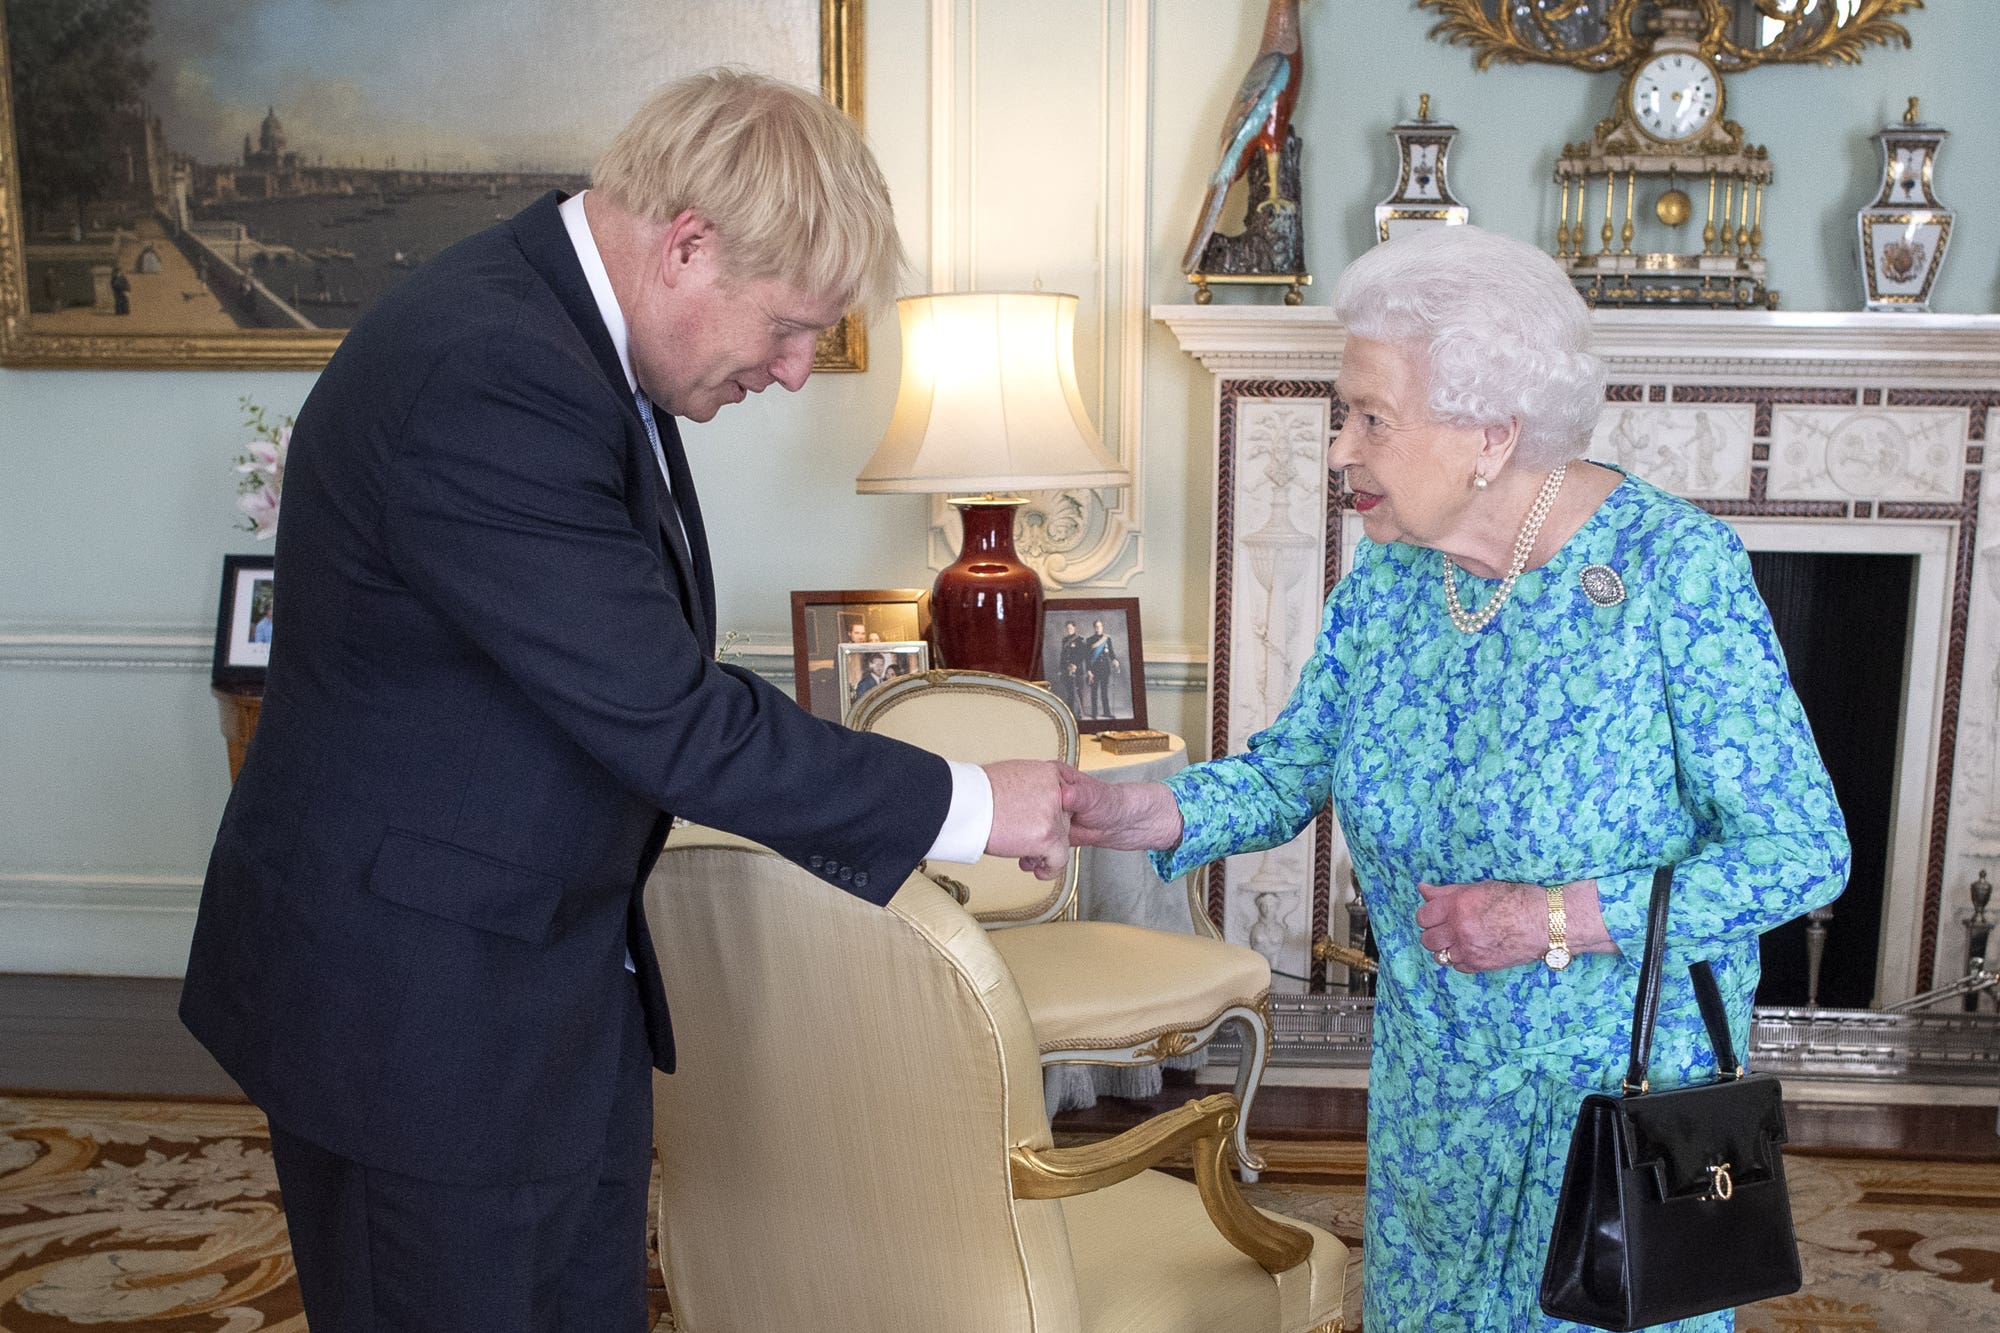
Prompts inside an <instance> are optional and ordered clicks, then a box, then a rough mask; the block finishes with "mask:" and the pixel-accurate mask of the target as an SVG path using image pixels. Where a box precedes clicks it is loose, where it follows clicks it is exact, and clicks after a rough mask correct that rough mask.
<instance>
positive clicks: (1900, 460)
mask: <svg viewBox="0 0 2000 1333" xmlns="http://www.w3.org/2000/svg"><path fill="white" fill-rule="evenodd" d="M1153 314H1154V317H1155V318H1156V319H1158V320H1160V321H1161V322H1162V323H1164V324H1166V325H1167V326H1168V327H1169V328H1170V329H1171V330H1172V331H1173V333H1174V336H1175V337H1176V338H1177V339H1178V340H1179V342H1180V345H1181V347H1182V349H1183V350H1184V351H1186V352H1187V353H1188V354H1189V355H1190V356H1192V357H1194V358H1195V359H1196V360H1198V361H1199V362H1200V363H1201V364H1202V366H1203V367H1204V368H1206V369H1207V370H1208V371H1209V372H1210V374H1211V375H1212V376H1213V379H1214V385H1213V387H1214V404H1215V415H1214V427H1215V434H1214V442H1215V448H1216V460H1217V464H1216V468H1217V471H1216V478H1217V482H1216V506H1217V509H1216V547H1215V623H1216V660H1215V663H1214V667H1213V670H1212V674H1211V687H1210V700H1209V714H1210V722H1211V727H1212V730H1213V732H1214V735H1213V736H1212V741H1213V743H1214V745H1215V747H1216V752H1217V753H1225V752H1228V751H1229V750H1233V749H1237V748H1240V746H1241V743H1242V741H1243V740H1244V739H1246V738H1247V736H1248V734H1249V731H1250V730H1254V729H1255V727H1256V726H1258V725H1261V724H1262V723H1264V722H1267V721H1269V720H1270V719H1271V718H1272V717H1275V716H1276V714H1277V711H1278V707H1279V706H1280V705H1281V704H1282V702H1283V699H1284V697H1285V694H1286V693H1288V692H1289V689H1290V684H1291V681H1290V680H1287V681H1286V682H1285V683H1284V686H1283V687H1282V690H1279V691H1278V692H1277V693H1276V695H1275V697H1273V691H1274V689H1277V687H1275V686H1274V685H1273V683H1272V682H1271V681H1270V680H1269V679H1268V678H1265V677H1264V676H1262V675H1260V674H1259V669H1257V668H1254V667H1253V668H1252V669H1251V670H1249V671H1248V672H1246V670H1245V666H1246V659H1245V655H1244V653H1245V650H1244V649H1243V647H1242V644H1241V643H1240V642H1239V641H1238V640H1236V639H1234V638H1232V637H1230V635H1231V633H1233V630H1231V629H1229V628H1228V627H1233V626H1238V625H1239V623H1240V622H1242V621H1243V620H1244V619H1245V617H1246V616H1247V617H1249V618H1250V619H1251V621H1252V622H1258V621H1261V620H1263V619H1265V618H1270V617H1276V619H1275V620H1271V622H1270V623H1272V624H1275V625H1278V626H1281V627H1282V626H1290V625H1292V624H1295V623H1296V622H1297V621H1299V620H1301V619H1305V620H1306V621H1307V622H1308V623H1313V624H1316V623H1317V615H1318V610H1319V606H1320V603H1321V601H1323V599H1324V596H1325V593H1326V590H1327V589H1328V588H1330V587H1331V585H1332V583H1333V581H1335V580H1336V579H1337V578H1338V576H1339V574H1340V572H1341V571H1342V570H1343V569H1344V568H1345V567H1346V565H1347V562H1348V553H1349V552H1351V550H1352V549H1353V543H1354V541H1355V540H1356V537H1357V535H1358V533H1357V531H1356V529H1357V528H1358V526H1359V525H1358V524H1356V523H1354V522H1352V521H1350V519H1349V517H1348V508H1347V505H1346V502H1345V500H1344V498H1343V497H1341V496H1339V495H1338V494H1329V493H1328V488H1327V480H1328V479H1327V477H1326V475H1325V468H1324V466H1320V467H1318V468H1317V469H1313V470H1310V471H1308V472H1307V473H1305V474H1303V475H1300V474H1297V473H1296V472H1295V473H1294V475H1293V479H1292V481H1291V482H1289V483H1288V485H1290V486H1291V487H1292V488H1293V490H1294V494H1293V495H1292V502H1293V504H1294V505H1295V506H1296V507H1297V510H1298V511H1299V512H1303V511H1305V510H1307V509H1321V510H1322V511H1323V512H1324V514H1325V526H1324V530H1323V531H1322V532H1321V533H1320V534H1317V535H1318V537H1319V541H1318V542H1317V544H1316V546H1317V550H1318V551H1319V553H1320V556H1321V558H1322V560H1323V562H1324V575H1325V577H1324V584H1323V586H1315V584H1314V581H1313V580H1311V579H1296V580H1294V581H1292V582H1290V583H1287V584H1284V585H1283V586H1282V587H1277V586H1274V585H1273V584H1272V583H1271V582H1270V581H1269V580H1268V579H1266V578H1265V577H1264V576H1263V575H1261V574H1260V573H1259V572H1258V562H1259V559H1260V557H1259V555H1258V544H1257V542H1255V541H1253V540H1251V538H1252V537H1253V536H1254V535H1255V534H1256V533H1257V532H1258V531H1260V528H1259V526H1258V524H1259V521H1260V520H1259V515H1261V514H1263V513H1264V512H1265V511H1266V510H1267V509H1268V507H1269V499H1268V497H1260V495H1259V490H1258V488H1259V486H1260V485H1262V484H1263V483H1260V482H1259V481H1258V480H1257V479H1256V476H1255V474H1256V472H1257V470H1258V469H1259V468H1260V467H1262V466H1264V463H1263V462H1262V461H1261V459H1260V451H1263V452H1268V451H1269V449H1270V444H1269V439H1270V438H1271V436H1272V435H1273V432H1282V431H1283V430H1285V429H1288V428H1287V427H1281V426H1280V425H1278V424H1277V423H1280V422H1284V421H1289V420H1294V419H1297V420H1300V421H1306V420H1309V421H1310V425H1309V426H1304V425H1302V426H1300V427H1299V429H1300V431H1301V438H1304V436H1307V435H1310V436H1312V437H1313V438H1312V446H1313V448H1314V450H1315V451H1316V452H1323V451H1324V449H1325V447H1326V444H1327V439H1328V433H1329V432H1330V431H1331V429H1332V428H1333V425H1334V422H1335V421H1336V420H1337V413H1338V411H1339V405H1338V403H1337V401H1336V400H1335V399H1334V397H1333V392H1332V386H1331V381H1332V378H1333V377H1334V376H1335V375H1336V374H1337V373H1338V371H1339V368H1340V349H1341V344H1342V338H1343V334H1342V331H1341V328H1340V325H1339V322H1338V321H1337V320H1336V319H1335V318H1334V317H1333V314H1332V312H1331V311H1330V310H1328V309H1326V308H1324V307H1320V308H1311V307H1299V308H1292V309H1284V308H1278V307H1264V306H1234V307H1216V306H1194V305H1185V306H1180V305H1176V306H1156V307H1154V310H1153ZM1593 319H1594V323H1595V326H1596V347H1597V351H1598V352H1599V354H1600V355H1602V356H1603V357H1604V358H1605V360H1606V363H1607V371H1608V374H1607V385H1606V390H1605V399H1606V406H1605V412H1604V416H1603V417H1602V419H1601V420H1600V423H1599V426H1598V429H1597V433H1596V436H1595V438H1594V440H1593V443H1592V448H1591V451H1590V452H1591V456H1592V457H1595V458H1601V459H1605V460H1606V461H1611V462H1616V463H1619V464H1620V465H1621V466H1625V467H1628V468H1630V469H1631V470H1633V471H1635V472H1638V473H1639V474H1641V475H1643V476H1645V477H1647V478H1648V479H1649V480H1651V481H1653V482H1655V483H1656V484H1659V485H1661V486H1664V487H1666V488H1667V489H1669V490H1672V491H1675V492H1676V493H1678V494H1681V495H1684V496H1686V497H1688V498H1689V499H1691V500H1694V501H1695V502H1696V503H1698V504H1700V505H1702V506H1703V507H1704V508H1706V509H1708V510H1709V511H1710V512H1712V513H1714V514H1717V515H1718V516H1720V517H1722V518H1724V519H1725V520H1726V521H1728V522H1729V523H1730V524H1731V525H1732V526H1734V527H1735V528H1736V529H1737V531H1738V533H1739V534H1740V535H1741V536H1742V538H1743V541H1744V544H1745V545H1746V546H1747V547H1749V548H1751V549H1753V550H1772V551H1831V552H1890V553H1901V554H1905V555H1908V556H1910V557H1912V558H1913V561H1914V567H1915V574H1914V579H1913V582H1914V590H1913V603H1912V608H1911V617H1910V619H1911V627H1910V631H1909V635H1908V639H1907V642H1906V644H1905V646H1904V651H1905V672H1904V674H1905V685H1904V694H1903V698H1902V699H1901V701H1900V712H1899V732H1898V736H1899V739H1898V748H1897V758H1896V769H1895V783H1894V790H1893V794H1892V797H1891V801H1892V805H1893V809H1892V812H1891V819H1890V835H1889V836H1890V841H1889V848H1888V858H1889V869H1888V883H1887V886H1886V892H1885V897H1884V907H1883V919H1882V944H1881V948H1880V952H1879V956H1878V959H1877V972H1876V976H1877V993H1876V998H1877V1002H1878V1003H1886V1002H1890V1001H1894V1000H1898V999H1902V998H1905V997H1907V996H1909V995H1912V994H1914V993H1916V992H1919V991H1924V990H1928V989H1930V988H1931V987H1932V986H1934V985H1936V984H1938V983H1939V982H1941V981H1944V980H1949V979H1952V978H1955V977H1957V976H1958V975H1960V974H1961V973H1962V972H1963V971H1964V958H1963V955H1964V939H1965V936H1964V930H1963V927H1962V925H1961V923H1960V922H1959V919H1958V917H1959V915H1960V911H1961V909H1962V908H1963V907H1964V906H1965V902H1964V901H1963V900H1964V896H1965V895H1964V889H1965V886H1966V885H1967V884H1969V883H1970V882H1971V880H1972V879H1973V877H1974V876H1975V875H1976V874H1977V873H1978V872H1979V871H1980V870H1982V869H1985V870H1988V871H1989V872H1990V873H1991V874H1993V875H1996V876H2000V667H1996V666H1995V665H1994V663H1996V662H2000V515H1991V514H1988V513H1987V512H1986V511H1987V509H1988V508H1989V507H1990V506H1992V505H1994V504H1995V503H2000V501H1996V500H1995V498H1994V492H1995V491H1996V490H2000V484H1996V483H1995V482H1993V481H1991V480H1989V479H1988V475H1987V474H1988V473H1989V471H1991V470H1992V469H1993V468H1994V467H1996V466H2000V451H1989V448H1988V439H1989V434H1990V432H1991V431H1992V430H1993V429H1995V423H1996V420H2000V416H1996V414H2000V316H1991V315H1932V314H1904V313H1893V314H1848V313H1841V314H1786V313H1782V312H1763V311H1755V312H1735V311H1729V312H1709V311H1678V310H1671V311H1654V310H1600V311H1597V312H1595V313H1594V316H1593ZM1302 413H1305V414H1307V415H1305V416H1301V414H1302ZM1294 467H1296V465H1295V464H1294ZM1982 519H1984V520H1985V521H1984V522H1983V523H1982ZM1280 608H1282V610H1281V609H1280ZM1280 637H1282V636H1280ZM1968 663H1970V664H1972V666H1971V669H1970V670H1968ZM1291 671H1292V675H1293V677H1294V678H1295V677H1296V671H1297V668H1296V666H1292V667H1291ZM1246 711H1247V714H1250V715H1249V716H1246ZM1305 841H1308V840H1302V842H1305ZM1309 845H1310V852H1306V851H1303V850H1302V851H1300V852H1297V853H1295V854H1294V856H1295V859H1297V860H1299V861H1300V864H1301V865H1303V864H1305V863H1306V862H1307V861H1308V860H1309V862H1310V866H1311V869H1310V872H1309V877H1305V878H1303V880H1302V882H1301V879H1300V878H1299V877H1301V876H1303V875H1305V872H1303V871H1302V870H1301V869H1300V867H1299V866H1293V867H1291V868H1290V869H1289V870H1288V871H1287V875H1288V876H1290V877H1293V882H1294V890H1293V891H1294V892H1295V893H1296V894H1298V895H1299V896H1301V897H1304V898H1307V899H1309V900H1310V911H1309V918H1310V932H1311V935H1312V936H1317V935H1320V934H1324V933H1327V923H1328V921H1329V919H1330V918H1331V917H1332V916H1333V912H1332V909H1333V908H1334V907H1335V906H1338V905H1340V904H1343V903H1344V902H1345V900H1346V898H1347V889H1346V879H1347V860H1346V854H1345V853H1346V849H1345V844H1344V843H1343V841H1342V840H1341V838H1340V833H1339V829H1338V827H1337V825H1335V824H1334V822H1333V821H1332V820H1331V819H1330V818H1327V817H1325V816H1322V818H1321V821H1320V823H1319V825H1318V826H1317V829H1316V830H1315V832H1314V834H1312V835H1310V842H1309ZM1238 860H1243V861H1247V860H1248V858H1238ZM1262 869H1263V866H1262V865H1261V864H1260V865H1258V866H1255V867H1252V866H1248V865H1242V866H1239V865H1238V864H1237V861H1236V860H1232V861H1231V862H1229V863H1226V864H1225V867H1224V868H1223V871H1222V873H1221V874H1219V875H1212V876H1211V878H1210V910H1211V912H1212V913H1213V914H1214V915H1215V917H1216V919H1217V920H1218V922H1219V923H1221V924H1222V926H1223V929H1224V931H1225V933H1226V934H1227V935H1228V937H1229V938H1230V939H1232V940H1241V941H1245V942H1247V933H1246V923H1247V922H1249V921H1252V920H1255V919H1256V916H1257V906H1256V901H1255V900H1256V894H1257V892H1258V890H1257V888H1256V882H1257V881H1256V875H1257V873H1258V872H1259V871H1261V870H1262ZM1300 915H1301V916H1302V917H1304V916H1306V915H1307V913H1305V912H1304V911H1301V913H1300ZM1836 919H1837V918H1836ZM1334 934H1335V937H1336V938H1344V927H1343V928H1342V929H1341V930H1337V931H1335V932H1334ZM1308 938H1310V937H1308ZM1295 955H1296V950H1295V948H1294V947H1293V945H1292V943H1291V940H1290V936H1289V935H1288V936H1287V945H1286V947H1285V949H1284V951H1283V955H1282V956H1281V957H1279V958H1275V959H1274V962H1275V963H1277V964H1278V965H1279V966H1280V967H1281V968H1282V969H1283V970H1285V971H1294V972H1301V973H1303V972H1305V971H1306V968H1305V967H1304V966H1300V965H1299V963H1300V961H1301V960H1300V959H1299V958H1298V957H1297V956H1295Z"/></svg>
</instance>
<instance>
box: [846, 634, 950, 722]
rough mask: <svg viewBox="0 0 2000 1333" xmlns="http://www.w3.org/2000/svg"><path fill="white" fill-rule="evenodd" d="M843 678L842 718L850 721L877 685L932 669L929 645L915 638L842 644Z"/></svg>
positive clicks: (918, 674)
mask: <svg viewBox="0 0 2000 1333" xmlns="http://www.w3.org/2000/svg"><path fill="white" fill-rule="evenodd" d="M839 658H840V679H841V680H842V681H844V682H846V685H845V687H844V688H843V690H842V693H841V708H840V720H841V721H842V722H843V723H848V724H851V723H852V721H853V718H854V710H855V708H856V707H858V706H859V705H860V703H861V701H862V700H863V699H865V698H867V697H868V692H869V691H870V690H872V689H874V688H875V687H876V686H877V685H887V684H888V683H889V682H890V681H892V680H901V679H902V678H903V677H905V676H920V675H922V674H923V673H924V672H926V671H928V670H930V669H931V650H930V646H929V645H928V644H925V643H921V642H917V641H915V640H911V641H907V642H903V643H843V644H840V645H839Z"/></svg>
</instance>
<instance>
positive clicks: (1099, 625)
mask: <svg viewBox="0 0 2000 1333" xmlns="http://www.w3.org/2000/svg"><path fill="white" fill-rule="evenodd" d="M1090 627H1091V628H1092V629H1094V630H1096V631H1097V632H1098V633H1099V634H1102V633H1104V622H1103V621H1101V620H1093V621H1091V622H1090Z"/></svg>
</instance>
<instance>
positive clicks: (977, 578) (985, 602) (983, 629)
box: [854, 292, 1132, 680]
mask: <svg viewBox="0 0 2000 1333" xmlns="http://www.w3.org/2000/svg"><path fill="white" fill-rule="evenodd" d="M896 309H897V313H898V315H899V316H900V318H901V321H902V327H903V379H902V385H901V387H900V388H899V389H898V390H897V393H896V410H895V413H894V414H893V415H892V416H891V417H890V419H889V429H888V431H887V433H885V434H884V435H883V437H882V443H881V445H880V446H878V447H877V448H876V450H875V455H874V457H872V458H870V459H869V460H868V464H867V466H865V467H863V468H862V469H861V475H860V476H858V477H856V478H855V479H854V489H855V490H856V491H859V492H860V493H862V494H864V495H874V494H885V493H894V492H913V491H914V492H927V493H931V494H937V493H945V494H949V495H950V496H951V498H950V500H949V501H948V503H949V504H951V506H952V507H953V508H955V509H957V510H958V511H959V517H960V519H961V521H962V522H963V524H964V527H965V541H964V544H963V546H962V547H961V548H960V550H959V554H958V559H957V560H955V561H954V562H952V563H951V564H950V565H948V566H946V567H945V568H944V569H943V570H941V571H940V572H939V574H938V576H937V583H936V585H935V586H934V587H933V588H932V591H931V625H932V630H933V633H934V634H935V636H936V640H937V644H936V647H937V655H938V659H939V665H941V666H947V667H954V668H969V669H973V670H980V671H997V672H1000V673H1002V674H1004V675H1009V676H1018V677H1020V678H1021V679H1024V680H1033V679H1036V678H1038V677H1039V676H1040V675H1041V670H1040V665H1041V661H1040V659H1041V637H1042V577H1041V575H1040V574H1039V573H1038V572H1037V571H1036V570H1034V569H1033V568H1031V567H1029V566H1028V565H1025V564H1023V563H1022V562H1021V560H1020V558H1019V557H1018V556H1016V555H1015V553H1014V512H1015V510H1017V509H1018V508H1019V507H1020V506H1022V505H1023V504H1026V503H1027V499H1026V497H1025V496H1022V495H1019V494H1015V493H1014V492H1019V491H1033V490H1064V489H1069V488H1072V487H1082V486H1124V485H1127V484H1129V483H1130V482H1131V479H1132V478H1131V474H1130V473H1128V472H1127V471H1126V470H1125V469H1124V468H1123V467H1122V466H1120V465H1119V462H1118V460H1117V459H1115V458H1113V457H1112V456H1111V455H1110V454H1108V453H1106V452H1105V450H1104V446H1103V444H1102V443H1101V442H1100V441H1099V440H1098V437H1097V431H1096V429H1095V428H1093V427H1092V426H1091V424H1090V418H1089V417H1088V416H1086V415H1085V414H1084V410H1083V399H1082V398H1081V397H1080V396H1079V395H1078V393H1077V389H1076V298H1075V297H1074V296H1069V295H1065V294H1062V293H1059V292H965V293H960V294H955V295H933V296H907V297H904V298H903V299H902V300H900V301H898V302H897V303H896Z"/></svg>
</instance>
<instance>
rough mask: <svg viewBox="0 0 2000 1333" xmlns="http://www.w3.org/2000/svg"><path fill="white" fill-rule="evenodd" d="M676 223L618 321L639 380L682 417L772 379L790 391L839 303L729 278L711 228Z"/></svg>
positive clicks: (701, 413) (807, 368)
mask: <svg viewBox="0 0 2000 1333" xmlns="http://www.w3.org/2000/svg"><path fill="white" fill-rule="evenodd" d="M689 216H690V215H688V214H683V215H682V217H683V218H687V217H689ZM683 230H684V229H677V230H674V231H670V232H669V234H668V240H667V241H666V242H665V243H663V245H662V253H661V254H660V255H659V256H657V259H658V264H657V267H656V269H655V271H653V272H652V273H651V274H650V275H649V280H648V281H647V282H646V284H645V286H644V288H643V289H642V292H641V296H640V300H639V301H638V302H637V304H638V306H639V309H638V311H637V312H636V313H635V314H633V315H631V316H629V317H628V320H627V323H628V327H629V343H628V347H629V350H630V352H631V355H632V370H633V373H634V374H635V375H636V376H637V377H638V380H639V387H640V388H641V389H644V390H645V392H646V396H647V397H648V398H650V399H652V400H653V402H654V403H655V404H656V405H658V406H661V407H664V408H665V409H666V410H667V411H669V412H671V413H673V414H674V415H675V416H678V417H685V418H687V419H688V420H689V421H708V420H710V419H711V418H713V417H714V416H715V414H716V413H717V412H719V411H721V410H722V409H723V408H724V407H726V406H728V405H729V404H731V403H740V402H742V401H743V400H744V399H745V398H747V397H749V396H750V395H751V394H753V393H762V392H763V391H764V390H765V389H768V388H770V387H771V386H772V385H773V384H781V385H783V386H784V387H785V388H787V389H789V390H791V391H792V392H794V393H796V392H797V391H798V390H799V389H800V388H802V387H803V386H804V384H805V382H806V378H807V376H809V375H811V374H812V362H813V347H814V344H815V343H816V342H817V341H818V339H819V335H820V333H821V332H822V331H824V330H826V329H829V328H831V327H832V326H833V325H835V324H837V323H839V322H840V317H841V315H842V314H843V313H844V311H845V308H846V304H847V303H846V302H845V301H844V300H842V299H840V298H837V297H829V296H823V295H815V294H812V293H807V292H801V291H799V290H798V289H796V288H794V287H792V286H790V285H789V284H787V283H785V282H783V281H780V280H779V279H776V278H747V279H744V278H738V277H736V276H735V275H733V274H732V273H730V272H729V270H728V267H727V264H726V261H725V259H724V256H723V252H722V251H723V244H722V242H721V240H720V239H719V238H718V237H717V236H716V233H715V231H714V229H713V228H712V227H709V226H708V225H707V224H705V223H700V222H699V221H698V220H697V223H696V225H695V227H694V228H693V230H692V232H691V234H687V235H683V234H682V232H683Z"/></svg>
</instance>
